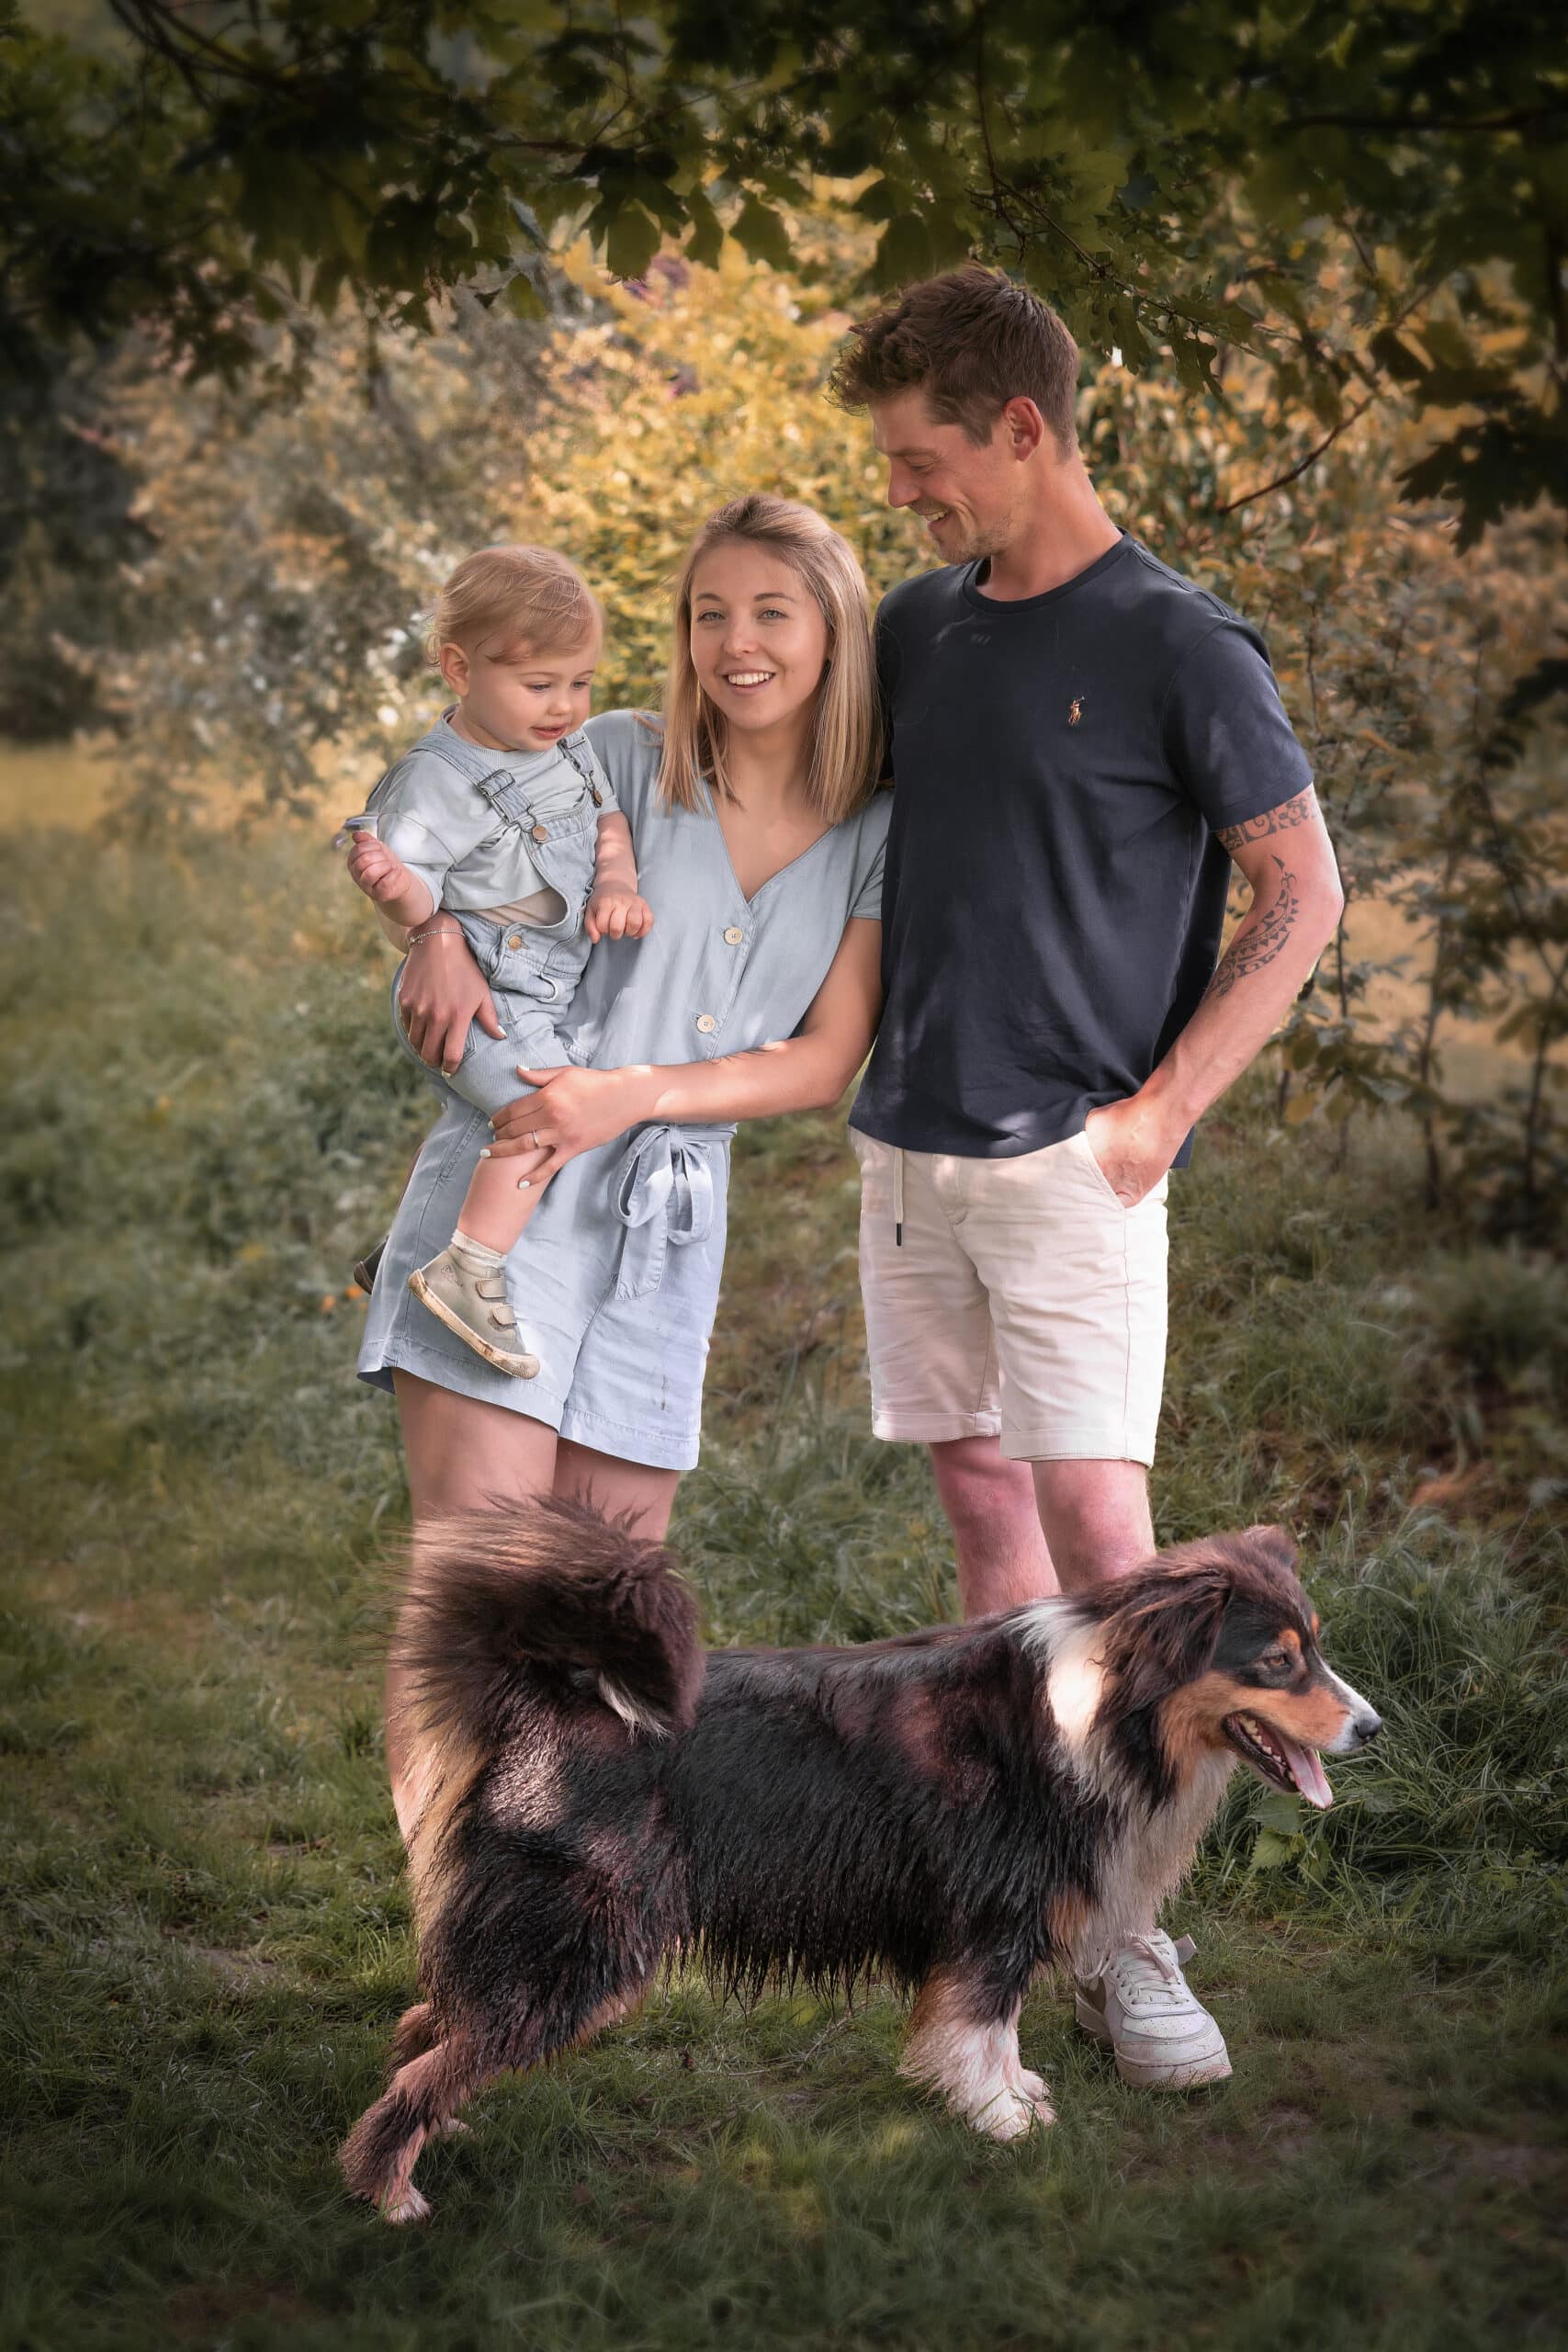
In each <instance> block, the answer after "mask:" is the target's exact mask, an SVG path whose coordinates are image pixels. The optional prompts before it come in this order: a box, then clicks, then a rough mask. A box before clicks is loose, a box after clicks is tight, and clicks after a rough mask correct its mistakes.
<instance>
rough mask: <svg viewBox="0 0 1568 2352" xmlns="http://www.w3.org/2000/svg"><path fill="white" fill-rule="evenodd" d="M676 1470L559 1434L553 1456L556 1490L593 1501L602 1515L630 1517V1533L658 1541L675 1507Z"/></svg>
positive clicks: (573, 1497)
mask: <svg viewBox="0 0 1568 2352" xmlns="http://www.w3.org/2000/svg"><path fill="white" fill-rule="evenodd" d="M680 1483H681V1473H680V1472H679V1470H650V1469H649V1466H648V1464H646V1463H644V1462H623V1461H621V1460H620V1458H619V1456H618V1455H616V1454H614V1453H595V1452H594V1450H593V1448H592V1446H591V1445H578V1444H576V1443H574V1442H573V1441H572V1440H571V1439H570V1438H562V1439H561V1441H560V1443H559V1447H558V1451H557V1454H556V1481H555V1491H556V1493H557V1494H558V1495H566V1496H568V1497H570V1499H571V1500H572V1501H573V1502H581V1503H592V1506H593V1509H594V1510H598V1511H603V1512H604V1516H605V1518H606V1519H620V1518H623V1517H625V1516H626V1515H627V1514H629V1515H630V1517H631V1519H632V1521H633V1525H634V1532H636V1533H637V1534H638V1535H645V1536H647V1537H648V1538H649V1540H650V1541H651V1542H653V1543H655V1544H657V1543H660V1541H661V1540H662V1538H663V1535H664V1531H665V1529H666V1528H667V1527H668V1526H669V1524H670V1514H671V1510H673V1509H674V1507H675V1489H676V1487H678V1486H679V1485H680Z"/></svg>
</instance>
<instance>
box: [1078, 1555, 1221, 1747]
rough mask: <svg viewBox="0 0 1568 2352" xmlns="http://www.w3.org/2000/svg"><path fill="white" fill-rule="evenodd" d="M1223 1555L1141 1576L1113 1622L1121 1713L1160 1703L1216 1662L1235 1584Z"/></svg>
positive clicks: (1111, 1646) (1107, 1653)
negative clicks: (1226, 1608) (1227, 1609)
mask: <svg viewBox="0 0 1568 2352" xmlns="http://www.w3.org/2000/svg"><path fill="white" fill-rule="evenodd" d="M1234 1582H1235V1580H1234V1577H1233V1575H1232V1572H1231V1569H1230V1566H1229V1565H1228V1563H1227V1562H1226V1561H1225V1560H1224V1558H1223V1557H1217V1556H1216V1557H1211V1558H1210V1559H1207V1560H1205V1561H1203V1562H1202V1563H1201V1565H1196V1566H1190V1567H1189V1566H1182V1567H1180V1568H1179V1569H1171V1568H1165V1569H1162V1570H1160V1571H1159V1572H1158V1573H1157V1574H1156V1575H1153V1576H1149V1577H1138V1578H1137V1579H1136V1580H1135V1581H1134V1582H1133V1583H1132V1584H1131V1585H1130V1586H1129V1589H1128V1590H1127V1592H1126V1596H1125V1598H1124V1600H1122V1604H1121V1606H1120V1607H1119V1608H1117V1609H1116V1611H1114V1612H1113V1614H1112V1615H1111V1619H1110V1622H1109V1623H1108V1625H1107V1628H1106V1640H1105V1644H1104V1652H1103V1655H1104V1658H1105V1664H1106V1668H1107V1670H1108V1672H1109V1673H1110V1674H1111V1676H1112V1677H1113V1678H1114V1684H1113V1693H1114V1695H1113V1698H1112V1702H1111V1703H1112V1707H1113V1709H1114V1712H1115V1713H1118V1714H1123V1715H1124V1714H1131V1713H1134V1712H1135V1711H1136V1710H1139V1709H1142V1708H1145V1707H1153V1706H1156V1705H1157V1704H1158V1702H1160V1700H1162V1699H1166V1698H1168V1697H1169V1695H1170V1693H1171V1692H1172V1691H1179V1689H1180V1688H1181V1686H1182V1684H1183V1683H1186V1682H1196V1681H1197V1679H1198V1678H1199V1676H1200V1675H1201V1674H1206V1673H1207V1671H1208V1669H1209V1668H1210V1667H1211V1666H1212V1665H1213V1658H1214V1652H1215V1650H1216V1648H1217V1647H1218V1645H1219V1639H1220V1627H1221V1624H1222V1623H1223V1622H1224V1613H1225V1607H1226V1604H1227V1602H1228V1601H1229V1600H1230V1598H1231V1594H1232V1591H1233V1589H1234Z"/></svg>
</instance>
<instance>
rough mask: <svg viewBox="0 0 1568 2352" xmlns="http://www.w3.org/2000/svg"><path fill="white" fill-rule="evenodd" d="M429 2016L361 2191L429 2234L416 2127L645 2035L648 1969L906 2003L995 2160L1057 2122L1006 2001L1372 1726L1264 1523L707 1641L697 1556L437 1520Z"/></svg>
mask: <svg viewBox="0 0 1568 2352" xmlns="http://www.w3.org/2000/svg"><path fill="white" fill-rule="evenodd" d="M396 1657H397V1663H398V1665H399V1667H400V1671H401V1675H402V1678H403V1687H404V1688H405V1689H406V1690H408V1691H410V1692H411V1693H412V1696H411V1698H410V1700H409V1702H408V1707H407V1713H406V1715H405V1718H404V1722H405V1726H406V1729H407V1731H408V1733H409V1735H410V1736H411V1738H412V1749H413V1753H414V1755H415V1757H416V1759H417V1764H418V1770H419V1774H420V1785H421V1788H422V1791H423V1795H422V1799H421V1803H420V1810H419V1814H418V1817H417V1820H416V1821H415V1823H414V1826H413V1827H412V1831H411V1834H410V1857H409V1862H410V1874H411V1879H412V1894H413V1905H414V1915H415V1920H416V1924H417V1928H418V1931H419V1939H420V1955H421V1989H422V1992H423V1996H424V1997H423V1999H422V2000H421V2001H420V2003H419V2004H418V2005H417V2006H416V2007H413V2008H411V2009H410V2010H409V2011H408V2012H407V2014H406V2015H405V2016H404V2018H402V2020H401V2023H400V2026H399V2028H398V2030H397V2034H396V2037H395V2041H394V2049H393V2063H392V2069H391V2073H390V2077H389V2085H388V2088H387V2090H386V2092H385V2095H384V2096H383V2097H382V2098H380V2099H378V2101H377V2102H376V2104H375V2105H374V2106H373V2107H371V2108H370V2109H369V2110H368V2111H367V2113H366V2114H365V2115H364V2116H363V2117H362V2118H361V2120H360V2121H359V2123H358V2124H357V2125H356V2127H355V2130H354V2131H353V2133H352V2134H351V2135H350V2137H349V2139H348V2140H347V2142H346V2143H344V2149H343V2152H342V2163H343V2167H344V2174H345V2176H346V2177H347V2180H348V2183H349V2186H350V2187H351V2188H353V2189H354V2191H355V2193H356V2194H357V2195H359V2196H361V2197H365V2198H367V2199H371V2200H373V2201H374V2202H375V2203H376V2204H378V2206H379V2208H380V2210H381V2211H382V2212H383V2214H385V2216H386V2217H387V2219H388V2220H389V2221H392V2222H410V2221H417V2220H423V2218H424V2217H425V2216H426V2214H427V2213H428V2211H429V2207H428V2205H427V2204H426V2202H425V2199H423V2196H422V2195H421V2193H420V2191H419V2190H418V2189H417V2188H415V2187H414V2185H413V2178H412V2175H413V2168H414V2165H415V2163H416V2162H417V2160H418V2157H419V2154H420V2151H421V2149H422V2148H423V2145H424V2143H425V2141H426V2140H427V2139H428V2138H430V2137H432V2136H435V2135H440V2134H442V2133H444V2132H446V2131H450V2130H460V2129H461V2128H462V2126H461V2125H460V2124H459V2123H458V2122H457V2111H458V2109H460V2108H462V2107H463V2106H464V2105H465V2104H466V2102H467V2101H468V2100H469V2099H470V2098H473V2096H474V2095H475V2093H476V2092H477V2091H479V2089H480V2088H481V2086H483V2085H484V2084H486V2083H487V2082H489V2081H490V2080H491V2078H492V2077H493V2076H495V2075H498V2074H501V2073H502V2072H506V2071H512V2070H520V2069H523V2068H526V2067H530V2066H535V2065H537V2064H540V2063H541V2062H542V2061H544V2060H546V2059H547V2058H549V2057H551V2056H552V2055H554V2054H555V2053H556V2052H560V2051H564V2050H566V2049H568V2048H570V2047H571V2046H573V2045H577V2044H581V2043H583V2042H585V2041H589V2040H591V2039H592V2037H593V2036H594V2035H596V2034H598V2033H600V2032H602V2031H603V2030H604V2028H605V2027H606V2026H608V2025H610V2024H613V2023H614V2022H615V2020H616V2019H617V2018H622V2017H624V2016H625V2015H626V2012H627V2010H628V2009H630V2008H631V2007H633V2005H634V2004H635V2003H636V2002H637V2001H638V2000H639V1999H640V1997H641V1996H642V1995H643V1993H644V1992H645V1991H646V1989H647V1987H648V1985H649V1982H650V1980H651V1979H652V1977H653V1976H654V1974H655V1973H656V1972H657V1971H658V1969H659V1968H660V1964H661V1963H666V1962H670V1961H671V1959H672V1957H673V1956H674V1955H676V1954H678V1953H679V1954H682V1955H685V1956H691V1957H694V1958H695V1959H696V1960H697V1961H698V1962H700V1964H701V1965H702V1966H703V1967H704V1969H705V1972H706V1973H707V1975H708V1977H709V1980H710V1982H711V1983H712V1984H713V1985H714V1986H715V1988H716V1990H717V1991H718V1992H720V1993H721V1994H728V1993H739V1994H741V1995H744V1996H750V1995H754V1994H755V1993H756V1992H758V1991H759V1990H760V1989H761V1986H762V1985H764V1984H766V1983H768V1982H769V1981H781V1980H782V1981H784V1982H793V1981H795V1980H796V1979H800V1980H804V1981H805V1982H806V1983H807V1984H809V1985H812V1986H814V1987H817V1988H818V1989H820V1990H824V1991H835V1990H836V1991H840V1992H848V1991H849V1990H851V1989H852V1987H853V1986H854V1985H855V1984H856V1982H857V1981H859V1980H862V1979H863V1978H864V1977H866V1976H867V1975H868V1974H869V1973H872V1972H874V1971H876V1972H880V1973H884V1974H886V1975H887V1976H890V1977H891V1978H892V1979H893V1980H894V1981H895V1982H896V1984H897V1985H899V1986H900V1987H901V1988H902V1989H904V1990H905V1991H907V1992H910V1993H912V1994H913V1995H914V2007H913V2012H912V2016H911V2018H910V2028H909V2033H908V2043H907V2046H906V2050H905V2054H904V2058H903V2062H902V2065H901V2067H900V2072H901V2073H902V2074H904V2075H906V2076H908V2078H909V2079H911V2080H912V2081H914V2082H916V2083H918V2084H920V2085H923V2086H928V2087H930V2088H931V2089H934V2090H936V2091H938V2092H940V2093H942V2095H943V2096H944V2097H945V2098H946V2099H947V2100H948V2102H949V2103H950V2105H951V2106H952V2107H953V2109H955V2110H956V2112H957V2113H958V2114H960V2115H961V2116H963V2117H964V2118H965V2119H966V2120H968V2121H969V2122H970V2123H972V2124H973V2125H975V2126H976V2128H977V2129H978V2130H980V2131H984V2132H987V2133H988V2134H989V2135H990V2136H991V2137H992V2138H994V2139H998V2140H1007V2139H1011V2138H1015V2137H1017V2136H1018V2135H1020V2134H1021V2133H1022V2132H1024V2131H1028V2130H1030V2129H1031V2128H1032V2126H1034V2125H1038V2124H1047V2123H1049V2122H1051V2121H1052V2120H1054V2118H1053V2114H1052V2109H1051V2106H1050V2102H1049V2097H1048V2094H1047V2091H1046V2086H1045V2085H1044V2084H1043V2082H1042V2080H1041V2078H1040V2076H1039V2075H1035V2074H1032V2073H1031V2072H1030V2071H1029V2070H1028V2069H1027V2068H1026V2067H1024V2066H1023V2064H1021V2059H1020V2054H1019V2047H1018V2030H1017V2025H1018V2015H1019V2010H1020V2007H1021V2004H1022V2001H1023V1997H1024V1995H1025V1993H1026V1992H1027V1990H1028V1988H1029V1985H1030V1983H1031V1981H1032V1978H1033V1977H1034V1976H1035V1974H1036V1973H1038V1972H1039V1971H1040V1970H1041V1969H1042V1968H1043V1967H1045V1966H1046V1965H1048V1964H1051V1963H1057V1964H1061V1965H1064V1966H1066V1967H1067V1968H1069V1969H1071V1970H1073V1971H1074V1972H1075V1973H1077V1974H1078V1975H1080V1976H1082V1975H1088V1974H1092V1973H1095V1972H1096V1971H1097V1969H1098V1968H1099V1966H1100V1964H1101V1962H1102V1959H1103V1955H1104V1954H1105V1952H1106V1951H1108V1950H1109V1949H1110V1948H1111V1946H1112V1945H1114V1944H1115V1943H1117V1942H1118V1941H1120V1940H1121V1939H1122V1938H1123V1937H1125V1936H1126V1935H1128V1934H1136V1933H1139V1932H1146V1931H1147V1929H1148V1928H1150V1927H1151V1926H1152V1924H1153V1921H1154V1918H1155V1916H1156V1911H1157V1909H1158V1906H1159V1905H1160V1904H1161V1903H1162V1902H1163V1901H1164V1899H1165V1898H1166V1896H1167V1895H1168V1894H1170V1893H1171V1892H1172V1890H1173V1889H1174V1888H1175V1887H1176V1886H1177V1885H1179V1883H1180V1881H1181V1880H1182V1878H1183V1877H1184V1876H1185V1875H1186V1873H1187V1871H1188V1870H1189V1869H1190V1865H1191V1862H1192V1859H1193V1856H1194V1854H1195V1852H1196V1850H1197V1847H1198V1843H1199V1840H1200V1838H1201V1836H1202V1834H1203V1831H1204V1829H1205V1828H1206V1827H1207V1826H1208V1824H1209V1822H1210V1821H1211V1820H1212V1819H1213V1815H1214V1812H1215V1809H1216V1807H1217V1806H1218V1804H1219V1803H1220V1799H1221V1796H1222V1794H1223V1792H1224V1787H1225V1784H1226V1782H1227V1781H1228V1780H1229V1778H1230V1776H1231V1773H1232V1772H1233V1771H1234V1770H1235V1767H1236V1765H1237V1764H1238V1762H1239V1763H1242V1764H1245V1765H1247V1767H1248V1768H1249V1769H1250V1770H1252V1771H1253V1772H1255V1773H1256V1774H1257V1775H1258V1778H1259V1779H1260V1780H1261V1781H1263V1782H1264V1783H1265V1784H1266V1785H1267V1786H1268V1787H1269V1788H1270V1789H1277V1790H1281V1791H1285V1792H1289V1793H1291V1794H1293V1795H1298V1796H1301V1797H1304V1798H1305V1800H1306V1802H1307V1803H1308V1804H1313V1805H1317V1806H1326V1805H1327V1804H1329V1802H1330V1791H1329V1786H1328V1782H1327V1781H1326V1780H1325V1777H1324V1772H1323V1767H1322V1764H1321V1763H1320V1761H1319V1751H1322V1752H1325V1753H1327V1754H1330V1755H1334V1756H1346V1755H1349V1754H1352V1753H1353V1752H1354V1751H1355V1750H1356V1749H1358V1748H1359V1747H1363V1746H1364V1745H1365V1744H1366V1742H1367V1741H1369V1740H1371V1739H1372V1738H1373V1737H1375V1736H1376V1734H1377V1733H1378V1731H1379V1730H1380V1729H1381V1724H1380V1723H1379V1720H1378V1717H1377V1715H1376V1714H1375V1713H1373V1711H1372V1709H1371V1706H1370V1705H1369V1704H1368V1702H1366V1700H1365V1699H1363V1698H1361V1697H1359V1695H1358V1694H1357V1692H1355V1691H1352V1690H1351V1689H1349V1687H1348V1685H1347V1684H1346V1683H1344V1682H1342V1681H1341V1680H1340V1679H1339V1678H1338V1677H1337V1675H1335V1674H1334V1673H1332V1672H1331V1671H1330V1670H1329V1668H1328V1667H1327V1665H1326V1664H1325V1661H1324V1658H1323V1656H1322V1653H1321V1651H1320V1649H1319V1646H1318V1621H1317V1618H1316V1616H1315V1614H1314V1611H1313V1610H1312V1607H1311V1604H1310V1603H1309V1601H1308V1600H1307V1598H1306V1595H1305V1594H1304V1592H1303V1589H1302V1586H1301V1584H1300V1582H1299V1580H1298V1578H1297V1574H1296V1552H1295V1547H1294V1545H1293V1544H1292V1542H1291V1540H1290V1538H1289V1536H1288V1535H1286V1533H1285V1532H1284V1531H1283V1530H1282V1529H1280V1528H1277V1527H1253V1528H1249V1529H1247V1531H1246V1532H1245V1533H1243V1534H1237V1535H1215V1536H1212V1537H1209V1538H1206V1539H1204V1540H1201V1541H1200V1542H1196V1543H1190V1544H1179V1545H1178V1546H1177V1547H1176V1548H1175V1549H1174V1550H1171V1551H1168V1552H1165V1553H1162V1554H1160V1555H1158V1556H1157V1557H1156V1558H1155V1559H1152V1560H1150V1561H1149V1562H1148V1564H1147V1565H1146V1566H1144V1567H1142V1568H1140V1569H1138V1570H1137V1571H1136V1572H1135V1573H1134V1574H1133V1575H1131V1576H1127V1577H1122V1578H1120V1579H1118V1580H1116V1581H1114V1582H1111V1583H1107V1584H1102V1585H1100V1586H1098V1587H1096V1588H1095V1589H1093V1590H1091V1591H1089V1592H1086V1593H1080V1594H1077V1595H1075V1596H1073V1597H1071V1598H1062V1599H1056V1600H1042V1601H1036V1602H1032V1603H1030V1604H1029V1605H1027V1606H1025V1607H1022V1608H1017V1609H1013V1610H1010V1611H1007V1612H1006V1613H1004V1614H1001V1615H998V1616H993V1617H987V1618H981V1619H979V1620H977V1621H976V1622H975V1623H971V1624H967V1625H942V1626H936V1627H933V1628H932V1629H931V1630H930V1631H929V1632H924V1633H917V1634H901V1635H897V1636H896V1637H894V1638H893V1639H891V1640H886V1641H878V1642H867V1643H864V1644H862V1645H859V1646H857V1647H852V1648H838V1649H834V1648H818V1649H803V1650H715V1651H711V1652H708V1653H704V1651H703V1650H702V1648H701V1647H700V1645H699V1643H698V1640H697V1635H696V1612H695V1608H694V1603H693V1600H692V1597H691V1594H690V1592H689V1591H688V1589H687V1588H686V1586H685V1585H684V1583H683V1582H682V1579H681V1577H680V1574H679V1572H678V1569H677V1566H676V1563H675V1561H674V1559H673V1557H672V1555H671V1554H670V1553H669V1552H668V1551H666V1550H665V1549H663V1548H662V1547H661V1546H660V1545H658V1544H651V1543H648V1542H644V1541H639V1540H638V1539H637V1537H636V1536H634V1535H633V1534H631V1533H630V1532H628V1531H627V1529H626V1527H625V1526H624V1525H618V1524H612V1523H610V1522H609V1521H606V1520H604V1518H602V1517H600V1516H598V1515H597V1514H596V1513H595V1512H593V1511H592V1510H588V1509H585V1508H584V1507H582V1506H581V1505H574V1504H570V1503H566V1502H560V1501H549V1502H541V1503H539V1504H537V1505H534V1506H530V1508H529V1510H527V1512H526V1514H525V1515H521V1516H520V1515H517V1514H513V1513H507V1512H504V1511H502V1510H494V1511H489V1512H479V1513H474V1514H471V1515H468V1516H465V1517H457V1518H452V1519H450V1520H447V1521H444V1522H443V1523H441V1524H440V1525H438V1526H436V1527H434V1528H433V1529H432V1530H430V1531H429V1532H425V1533H423V1535H422V1536H421V1537H420V1538H419V1539H418V1541H417V1543H416V1544H415V1546H414V1551H413V1557H412V1577H411V1584H410V1597H409V1600H408V1604H407V1606H406V1608H405V1611H404V1614H403V1618H402V1621H401V1626H400V1634H399V1637H398V1641H397V1645H396Z"/></svg>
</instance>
